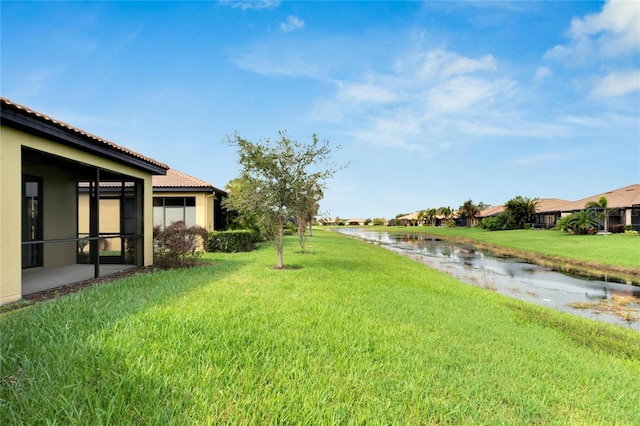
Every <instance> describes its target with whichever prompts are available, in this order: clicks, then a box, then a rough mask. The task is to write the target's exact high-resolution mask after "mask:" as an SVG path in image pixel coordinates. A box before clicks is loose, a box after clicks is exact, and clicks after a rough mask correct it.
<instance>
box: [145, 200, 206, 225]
mask: <svg viewBox="0 0 640 426" xmlns="http://www.w3.org/2000/svg"><path fill="white" fill-rule="evenodd" d="M178 221H184V223H185V225H186V226H187V227H190V226H194V225H195V224H196V197H154V198H153V226H158V225H160V226H162V227H166V226H169V225H171V224H172V223H173V222H178Z"/></svg>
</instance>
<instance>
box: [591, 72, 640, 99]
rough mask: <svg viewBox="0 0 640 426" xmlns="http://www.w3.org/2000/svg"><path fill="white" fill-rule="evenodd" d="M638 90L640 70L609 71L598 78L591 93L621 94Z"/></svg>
mask: <svg viewBox="0 0 640 426" xmlns="http://www.w3.org/2000/svg"><path fill="white" fill-rule="evenodd" d="M639 90H640V71H638V70H632V71H619V72H611V73H609V74H608V75H606V76H605V77H603V78H601V79H598V81H597V82H596V83H595V84H594V86H593V89H592V91H591V94H592V95H594V96H597V97H612V96H623V95H626V94H627V93H631V92H636V91H639Z"/></svg>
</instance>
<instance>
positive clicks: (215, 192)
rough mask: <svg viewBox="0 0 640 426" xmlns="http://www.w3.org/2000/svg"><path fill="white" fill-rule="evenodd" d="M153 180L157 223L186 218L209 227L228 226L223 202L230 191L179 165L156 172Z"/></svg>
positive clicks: (168, 223) (188, 220)
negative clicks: (179, 168) (178, 167)
mask: <svg viewBox="0 0 640 426" xmlns="http://www.w3.org/2000/svg"><path fill="white" fill-rule="evenodd" d="M152 181H153V224H154V226H156V225H160V226H163V227H164V226H167V225H170V224H171V223H172V222H175V221H184V222H185V224H186V225H187V226H193V225H199V226H202V227H203V228H205V229H206V230H208V231H213V230H218V229H222V228H224V227H225V225H226V223H225V222H226V213H225V211H224V209H223V208H222V204H221V203H222V200H223V199H224V198H225V197H226V196H227V195H228V194H227V192H226V191H223V190H222V189H219V188H216V187H215V186H213V185H211V184H210V183H209V182H207V181H204V180H202V179H198V178H195V177H193V176H189V175H188V174H186V173H183V172H180V171H178V170H175V169H169V170H167V174H166V175H158V176H153V179H152Z"/></svg>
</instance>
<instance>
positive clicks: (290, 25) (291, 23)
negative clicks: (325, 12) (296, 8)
mask: <svg viewBox="0 0 640 426" xmlns="http://www.w3.org/2000/svg"><path fill="white" fill-rule="evenodd" d="M301 28H304V21H303V20H302V19H300V18H298V17H297V16H293V15H289V17H288V18H287V22H282V23H281V24H280V29H281V30H282V32H284V33H290V32H292V31H296V30H299V29H301Z"/></svg>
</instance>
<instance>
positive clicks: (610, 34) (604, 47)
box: [546, 1, 640, 63]
mask: <svg viewBox="0 0 640 426" xmlns="http://www.w3.org/2000/svg"><path fill="white" fill-rule="evenodd" d="M639 28H640V7H639V6H638V3H637V2H636V1H608V2H607V3H605V5H604V6H603V8H602V11H600V12H598V13H594V14H591V15H587V16H585V17H582V18H574V19H573V20H572V21H571V27H570V29H569V31H568V35H569V37H570V41H569V43H568V44H567V45H557V46H554V47H553V48H551V49H549V50H548V51H547V53H546V57H547V58H564V59H567V60H569V61H572V62H579V63H582V62H585V61H588V60H590V59H592V58H593V56H594V55H597V56H598V57H604V58H607V57H617V56H620V55H624V54H629V53H630V54H635V53H637V51H638V49H640V30H639Z"/></svg>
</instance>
